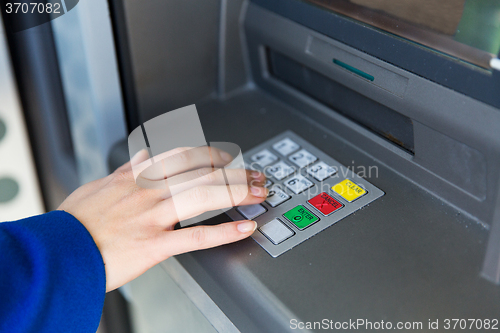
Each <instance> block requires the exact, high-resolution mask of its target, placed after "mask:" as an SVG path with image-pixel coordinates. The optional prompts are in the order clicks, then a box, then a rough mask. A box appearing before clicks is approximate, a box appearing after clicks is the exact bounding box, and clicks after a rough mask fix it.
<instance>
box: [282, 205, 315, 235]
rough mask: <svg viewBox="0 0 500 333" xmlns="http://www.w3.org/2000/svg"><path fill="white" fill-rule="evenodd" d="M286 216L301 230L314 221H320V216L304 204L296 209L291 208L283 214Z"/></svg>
mask: <svg viewBox="0 0 500 333" xmlns="http://www.w3.org/2000/svg"><path fill="white" fill-rule="evenodd" d="M283 216H284V217H286V218H287V220H288V221H290V222H292V223H293V224H295V225H296V226H297V228H299V229H300V230H302V229H305V228H307V227H308V226H310V225H311V224H313V223H316V222H318V221H319V218H318V217H317V216H316V215H314V214H313V213H311V212H310V211H308V210H307V208H305V207H304V206H302V205H298V206H297V207H295V208H294V209H290V210H289V211H288V212H286V213H285V214H283Z"/></svg>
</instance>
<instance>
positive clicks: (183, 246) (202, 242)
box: [164, 221, 257, 256]
mask: <svg viewBox="0 0 500 333" xmlns="http://www.w3.org/2000/svg"><path fill="white" fill-rule="evenodd" d="M255 229H257V223H256V222H255V221H237V222H228V223H222V224H218V225H214V226H197V227H190V228H186V229H179V230H175V231H168V232H166V233H165V237H166V238H167V239H166V241H165V243H164V244H168V251H169V253H166V255H168V256H173V255H177V254H181V253H185V252H190V251H196V250H201V249H208V248H211V247H216V246H219V245H223V244H228V243H232V242H236V241H239V240H242V239H244V238H247V237H248V236H250V235H251V234H252V233H253V232H254V231H255Z"/></svg>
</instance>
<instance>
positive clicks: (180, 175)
mask: <svg viewBox="0 0 500 333" xmlns="http://www.w3.org/2000/svg"><path fill="white" fill-rule="evenodd" d="M207 149H208V150H207ZM207 151H209V152H210V155H211V156H210V158H209V159H208V163H207V159H206V158H199V157H200V156H202V155H203V154H205V153H206V152H207ZM164 156H165V159H164V160H163V161H164V163H163V164H164V165H166V166H168V168H167V169H168V170H167V171H165V172H166V173H167V174H166V176H168V180H169V182H170V184H171V185H173V184H175V185H177V186H170V187H166V188H165V189H144V188H141V187H139V186H137V185H136V183H135V181H134V176H133V171H132V166H131V162H132V165H138V164H140V163H141V162H142V161H145V160H147V159H148V155H147V152H146V151H145V150H143V151H141V152H139V153H138V154H136V156H134V158H132V160H131V162H129V163H126V164H125V165H123V166H121V167H120V168H118V169H117V170H116V171H115V172H114V173H112V174H111V175H109V176H107V177H105V178H102V179H98V180H96V181H93V182H90V183H88V184H85V185H83V186H81V187H80V188H78V189H77V190H76V191H74V192H73V193H72V194H71V195H70V196H69V197H68V198H67V199H66V200H65V201H64V202H63V203H62V204H61V206H59V208H58V209H59V210H64V211H66V212H68V213H70V214H72V215H73V216H74V217H76V218H77V219H78V220H79V221H80V222H81V223H82V224H83V225H84V226H85V227H86V228H87V230H88V231H89V233H90V234H91V235H92V237H93V239H94V241H95V243H96V244H97V247H98V248H99V250H100V252H101V255H102V258H103V260H104V264H105V271H106V291H107V292H108V291H111V290H114V289H116V288H118V287H120V286H122V285H124V284H125V283H127V282H129V281H131V280H133V279H134V278H136V277H138V276H139V275H141V274H142V273H144V272H145V271H146V270H148V269H149V268H151V267H152V266H154V265H156V264H158V263H159V262H161V261H163V260H165V259H167V258H169V257H171V256H173V255H176V254H181V253H185V252H189V251H194V250H200V249H206V248H210V247H215V246H219V245H222V244H227V243H231V242H235V241H238V240H241V239H244V238H246V237H248V236H250V235H251V234H252V233H253V232H254V230H255V228H256V226H257V224H256V223H255V222H254V221H237V222H228V223H223V224H220V225H215V226H196V227H189V228H184V229H180V230H174V226H175V224H177V223H178V222H179V221H182V220H185V219H188V218H191V217H193V216H197V215H200V214H202V213H204V212H206V211H209V210H216V209H222V208H226V207H230V206H231V205H232V203H233V202H236V204H238V205H251V204H257V203H260V202H262V201H264V199H265V198H266V197H267V194H268V191H267V189H265V188H264V187H263V185H264V183H265V177H264V175H263V174H262V173H260V172H256V171H249V170H243V169H238V170H227V171H226V176H227V178H229V179H230V180H231V179H233V180H238V181H239V182H238V183H237V184H234V181H233V182H230V184H231V186H230V189H231V194H232V198H233V200H231V199H230V198H228V195H227V185H226V182H225V180H224V179H223V178H221V177H222V174H220V173H217V172H213V170H212V165H213V166H214V167H215V168H217V167H221V166H224V165H226V164H227V163H228V162H230V161H231V157H230V155H228V154H227V153H225V152H223V151H220V150H218V149H215V148H205V149H204V150H203V151H201V152H200V151H196V150H193V149H186V148H184V149H177V150H174V151H170V152H167V153H166V154H165V155H164ZM169 157H170V158H169ZM211 164H212V165H211ZM151 177H152V178H154V177H157V176H155V175H151ZM165 178H167V177H165ZM233 184H234V185H233ZM248 184H250V186H249V185H248ZM174 188H175V191H174V190H173V189H174ZM193 203H197V204H193Z"/></svg>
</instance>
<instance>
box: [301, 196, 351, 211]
mask: <svg viewBox="0 0 500 333" xmlns="http://www.w3.org/2000/svg"><path fill="white" fill-rule="evenodd" d="M307 202H309V203H310V204H311V205H312V206H313V207H314V208H316V209H317V210H319V211H320V212H321V213H322V214H323V215H330V214H331V213H333V212H334V211H336V210H338V209H340V208H342V207H344V205H342V204H341V203H340V202H338V201H337V200H335V199H334V198H332V197H331V196H329V195H328V194H326V192H323V193H320V194H318V195H317V196H315V197H314V198H312V199H310V200H309V201H307Z"/></svg>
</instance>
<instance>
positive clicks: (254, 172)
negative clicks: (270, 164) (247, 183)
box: [251, 171, 261, 179]
mask: <svg viewBox="0 0 500 333" xmlns="http://www.w3.org/2000/svg"><path fill="white" fill-rule="evenodd" d="M260 175H261V173H260V171H252V173H251V176H252V178H255V179H259V178H260Z"/></svg>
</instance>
